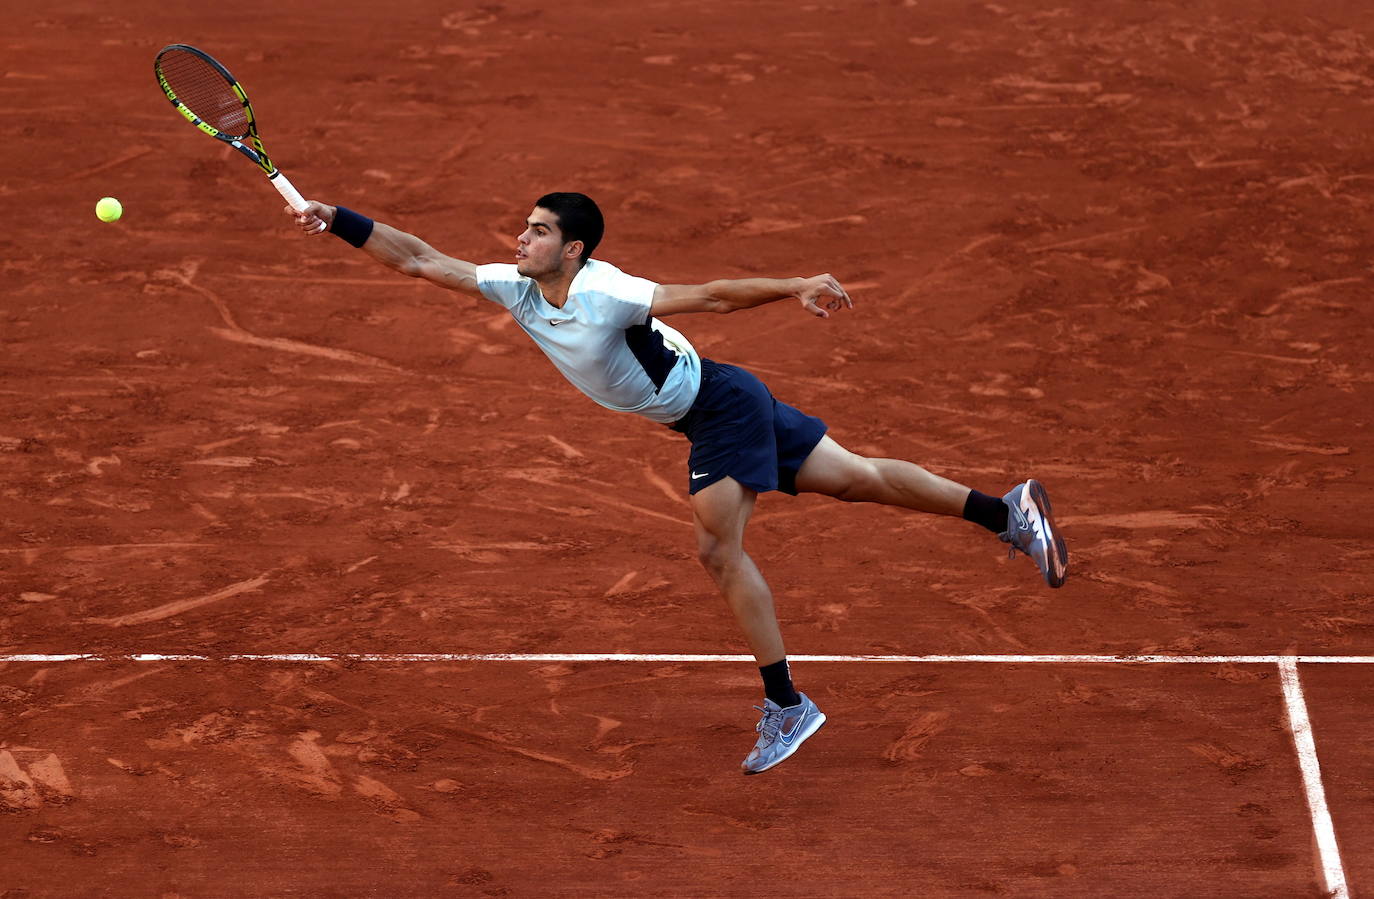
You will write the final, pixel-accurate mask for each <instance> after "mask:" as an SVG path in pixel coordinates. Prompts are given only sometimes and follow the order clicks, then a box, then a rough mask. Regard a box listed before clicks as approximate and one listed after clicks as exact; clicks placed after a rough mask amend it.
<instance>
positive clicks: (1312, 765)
mask: <svg viewBox="0 0 1374 899" xmlns="http://www.w3.org/2000/svg"><path fill="white" fill-rule="evenodd" d="M790 658H791V660H792V661H794V662H907V663H960V662H963V663H1002V664H1013V665H1034V664H1090V665H1112V664H1119V665H1218V664H1222V665H1224V664H1231V665H1276V666H1277V667H1278V669H1279V678H1280V681H1281V683H1282V685H1283V699H1284V708H1285V709H1286V711H1287V713H1288V724H1289V728H1290V730H1291V731H1292V733H1293V743H1294V746H1295V748H1296V750H1297V755H1298V765H1299V767H1300V769H1301V771H1302V781H1303V788H1304V790H1305V791H1306V794H1307V807H1308V810H1309V811H1310V812H1311V817H1312V830H1313V833H1314V835H1315V837H1316V842H1317V854H1318V856H1319V859H1318V860H1319V861H1320V863H1321V869H1322V878H1323V880H1324V883H1325V889H1326V891H1327V895H1328V896H1330V897H1331V899H1349V897H1350V891H1349V888H1348V887H1347V886H1346V881H1345V869H1344V867H1343V866H1342V864H1341V856H1340V851H1339V849H1338V848H1337V846H1336V830H1335V826H1334V825H1333V824H1332V821H1331V813H1330V810H1329V809H1328V808H1327V805H1326V791H1325V790H1324V789H1323V787H1322V779H1321V767H1320V765H1318V763H1317V744H1316V740H1315V739H1314V738H1313V735H1312V723H1311V721H1310V720H1309V718H1308V715H1307V703H1306V702H1305V701H1304V699H1303V695H1302V685H1301V683H1300V682H1299V680H1298V665H1299V664H1300V663H1302V664H1317V665H1324V664H1325V665H1370V664H1374V656H1296V655H1238V656H1220V655H1219V656H1204V655H1197V656H1188V655H795V656H791V657H790ZM753 661H754V657H753V656H749V655H711V654H698V653H629V652H624V653H621V652H609V653H608V652H603V653H590V652H589V653H505V652H495V653H493V652H484V653H429V652H409V653H330V654H317V653H225V654H222V655H203V654H192V653H123V654H121V653H10V654H0V665H3V664H8V663H14V662H37V663H54V662H354V663H357V662H380V663H384V664H386V663H390V664H403V663H412V662H685V663H705V662H753Z"/></svg>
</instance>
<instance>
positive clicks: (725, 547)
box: [697, 537, 740, 575]
mask: <svg viewBox="0 0 1374 899" xmlns="http://www.w3.org/2000/svg"><path fill="white" fill-rule="evenodd" d="M739 555H740V552H739V548H738V547H736V546H733V545H731V544H729V543H727V542H726V541H723V540H717V539H715V538H714V537H704V538H702V539H699V540H697V561H698V562H700V563H701V567H702V568H705V569H706V570H707V571H708V572H710V573H711V574H713V575H718V574H721V573H723V572H725V571H728V570H729V569H730V568H731V566H733V565H734V564H735V562H736V561H737V560H738V558H739Z"/></svg>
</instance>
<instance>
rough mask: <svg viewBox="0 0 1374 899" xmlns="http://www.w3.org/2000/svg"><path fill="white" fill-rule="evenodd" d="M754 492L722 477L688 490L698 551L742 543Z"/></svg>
mask: <svg viewBox="0 0 1374 899" xmlns="http://www.w3.org/2000/svg"><path fill="white" fill-rule="evenodd" d="M757 499H758V493H756V492H755V491H753V490H751V489H749V488H748V487H745V486H744V485H743V484H741V483H740V482H739V481H736V480H735V479H734V478H722V479H721V480H719V481H716V482H715V483H714V484H712V485H711V486H709V487H704V488H702V489H701V490H699V491H697V492H696V493H694V494H692V520H693V523H694V524H695V526H696V532H697V548H698V550H699V551H700V553H701V554H702V555H707V554H710V553H713V552H718V551H720V550H721V549H723V548H727V547H734V548H739V547H742V546H743V545H744V526H745V525H747V524H748V523H749V516H750V515H751V514H753V511H754V502H755V500H757Z"/></svg>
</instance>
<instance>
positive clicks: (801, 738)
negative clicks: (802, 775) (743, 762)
mask: <svg viewBox="0 0 1374 899" xmlns="http://www.w3.org/2000/svg"><path fill="white" fill-rule="evenodd" d="M824 723H825V712H822V711H821V710H820V709H817V710H816V717H815V718H812V719H811V722H810V723H808V724H807V725H806V728H805V729H804V730H803V731H802V732H801V733H800V734H799V735H798V736H797V738H796V739H795V740H793V741H792V745H791V746H789V747H788V749H787V751H786V752H785V753H783V754H782V755H780V756H778V757H777V758H775V759H773V761H771V762H769V763H768V764H767V765H764V766H763V767H762V768H759V769H757V770H754V771H748V770H746V771H745V772H744V773H745V774H746V775H748V774H762V773H763V772H765V771H768V770H770V769H772V768H776V767H777V766H778V765H781V764H782V763H783V762H785V761H787V760H788V759H790V758H791V757H792V756H793V755H795V754H796V752H797V750H798V749H801V745H802V744H803V743H805V742H806V741H807V740H809V739H811V735H812V734H814V733H815V732H816V731H818V730H820V729H821V725H822V724H824Z"/></svg>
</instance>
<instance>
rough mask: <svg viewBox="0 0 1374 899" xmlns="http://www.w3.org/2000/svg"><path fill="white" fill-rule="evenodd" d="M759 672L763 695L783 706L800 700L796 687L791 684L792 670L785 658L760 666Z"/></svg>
mask: <svg viewBox="0 0 1374 899" xmlns="http://www.w3.org/2000/svg"><path fill="white" fill-rule="evenodd" d="M759 674H761V675H763V695H764V696H767V697H768V698H769V699H771V700H773V701H774V702H776V703H777V704H778V705H780V706H782V707H783V708H787V707H789V706H794V705H796V704H797V703H799V702H801V697H800V696H798V695H797V690H796V688H795V687H793V686H792V672H791V670H790V669H789V668H788V667H787V660H786V659H783V660H782V661H781V662H774V663H773V664H771V665H763V666H761V667H760V668H759Z"/></svg>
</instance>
